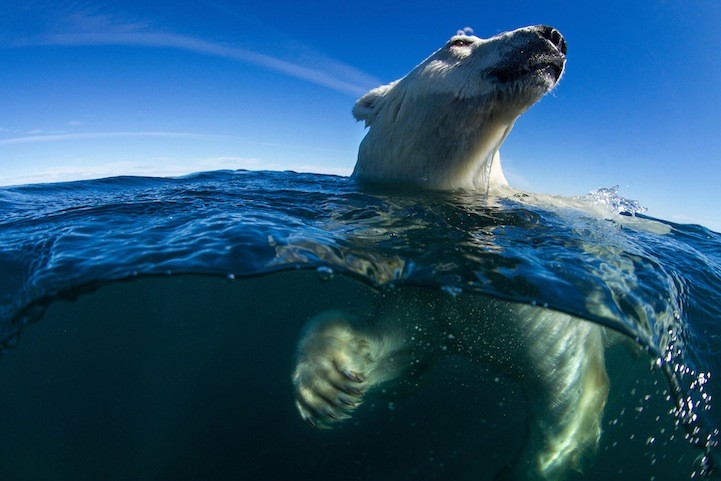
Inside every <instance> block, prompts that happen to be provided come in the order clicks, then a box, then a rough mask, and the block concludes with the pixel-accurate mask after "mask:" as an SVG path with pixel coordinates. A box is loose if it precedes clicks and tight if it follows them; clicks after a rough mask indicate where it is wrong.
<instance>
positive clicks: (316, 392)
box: [292, 322, 373, 427]
mask: <svg viewBox="0 0 721 481" xmlns="http://www.w3.org/2000/svg"><path fill="white" fill-rule="evenodd" d="M367 345H368V342H367V341H366V340H365V339H364V338H363V337H362V336H359V335H358V334H357V333H356V332H355V331H353V330H352V328H351V327H350V326H348V325H347V324H345V323H341V322H334V323H330V324H318V325H316V326H314V327H313V328H311V329H310V331H309V332H308V334H307V335H306V336H305V337H304V338H303V339H302V340H301V342H300V345H299V346H298V359H297V363H296V367H295V370H294V371H293V376H292V380H293V388H294V394H295V405H296V407H297V408H298V412H299V413H300V415H301V417H302V418H303V419H304V420H306V421H308V422H309V423H310V424H311V425H313V426H315V427H330V425H331V424H333V423H335V422H338V421H342V420H345V419H348V418H350V414H351V413H352V412H353V411H354V410H355V409H356V408H357V407H358V406H360V405H361V403H362V402H363V395H364V393H365V392H366V391H367V390H368V389H369V387H370V384H371V383H370V382H369V375H370V371H371V364H372V362H373V361H372V359H371V356H370V355H369V351H368V349H367Z"/></svg>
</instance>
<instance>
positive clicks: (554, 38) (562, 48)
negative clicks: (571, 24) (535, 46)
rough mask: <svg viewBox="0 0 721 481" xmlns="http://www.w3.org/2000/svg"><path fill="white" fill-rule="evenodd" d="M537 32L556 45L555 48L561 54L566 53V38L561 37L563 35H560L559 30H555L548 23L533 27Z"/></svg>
mask: <svg viewBox="0 0 721 481" xmlns="http://www.w3.org/2000/svg"><path fill="white" fill-rule="evenodd" d="M534 28H535V29H536V31H537V33H538V35H539V36H540V37H542V38H545V39H546V40H548V41H549V42H551V45H553V46H554V47H556V49H557V50H558V51H559V52H560V53H561V54H563V55H566V53H567V51H568V49H567V47H566V39H565V38H563V35H561V32H559V31H558V30H556V29H555V28H553V27H549V26H548V25H539V26H537V27H534Z"/></svg>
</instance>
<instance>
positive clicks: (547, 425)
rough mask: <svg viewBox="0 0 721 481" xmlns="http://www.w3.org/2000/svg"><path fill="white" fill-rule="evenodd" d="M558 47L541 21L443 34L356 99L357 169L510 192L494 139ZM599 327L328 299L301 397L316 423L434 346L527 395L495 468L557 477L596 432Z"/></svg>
mask: <svg viewBox="0 0 721 481" xmlns="http://www.w3.org/2000/svg"><path fill="white" fill-rule="evenodd" d="M565 53H566V44H565V40H564V39H563V37H562V36H561V35H560V33H558V31H556V30H555V29H552V28H550V27H544V26H538V27H527V28H522V29H518V30H514V31H512V32H508V33H504V34H501V35H498V36H496V37H493V38H491V39H487V40H484V39H480V38H478V37H474V36H468V35H457V36H455V37H452V38H451V39H450V40H449V42H448V43H447V44H446V45H445V46H444V47H442V48H441V49H439V50H438V51H436V52H435V53H433V54H432V55H431V56H430V57H428V58H427V59H426V60H424V61H423V62H422V63H421V64H419V65H418V66H417V67H416V68H415V69H413V70H412V71H411V72H410V73H409V74H408V75H407V76H406V77H404V78H402V79H400V80H398V81H396V82H393V83H391V84H389V85H386V86H382V87H379V88H377V89H374V90H372V91H370V92H369V93H368V94H366V95H365V96H363V97H362V98H361V99H359V100H358V102H356V105H355V107H354V109H353V114H354V116H355V117H356V118H357V119H358V120H364V121H365V122H366V125H367V126H368V127H369V128H370V129H369V132H368V134H367V135H366V137H365V139H364V140H363V142H362V143H361V146H360V148H359V152H358V162H357V164H356V168H355V170H354V173H353V176H354V177H355V178H356V179H358V180H359V181H362V182H380V183H392V184H410V185H416V186H419V187H422V188H434V189H457V188H466V189H480V190H483V191H486V192H490V191H493V192H494V193H496V194H498V193H501V194H503V193H504V192H507V191H506V186H507V182H506V179H505V177H504V175H503V171H502V169H501V165H500V157H499V154H498V149H499V147H500V145H501V143H502V142H503V140H504V139H505V138H506V136H507V135H508V132H509V131H510V129H511V128H512V126H513V123H514V122H515V120H516V118H517V117H518V116H519V115H521V114H522V113H523V112H524V111H525V110H526V109H528V108H529V107H530V106H531V105H532V104H533V103H535V102H536V101H537V100H539V99H540V98H541V97H542V96H543V95H544V94H545V93H546V92H548V91H549V90H550V89H551V88H553V87H554V86H555V84H556V83H557V81H558V79H559V78H560V76H561V74H562V72H563V67H564V65H565ZM449 336H450V337H449ZM603 337H604V333H603V331H602V329H601V328H600V327H598V326H596V325H594V324H592V323H588V322H585V321H582V320H579V319H574V318H572V317H571V316H568V315H565V314H561V313H558V312H554V311H550V310H547V309H541V308H537V307H532V306H527V305H521V304H514V303H509V302H506V301H501V300H496V299H491V298H485V297H482V296H468V295H467V296H458V297H452V296H448V295H443V294H440V293H434V292H430V291H424V294H422V295H419V294H418V292H415V291H408V290H404V289H400V290H398V292H396V293H393V294H391V293H387V294H386V295H385V296H384V298H383V299H382V302H379V303H378V305H377V306H376V307H375V309H374V310H373V312H371V313H345V312H327V313H323V314H320V315H319V316H317V317H316V318H315V319H314V320H312V321H311V322H310V323H309V324H308V326H307V327H306V329H305V333H304V334H303V335H302V336H301V339H300V340H299V343H298V351H297V358H296V364H295V368H294V370H293V374H292V382H293V386H294V393H295V399H296V406H297V408H298V410H299V412H300V414H301V416H302V417H303V419H305V420H307V421H308V422H310V423H311V424H312V425H314V426H316V427H330V426H331V425H333V424H334V423H336V422H339V421H342V420H344V419H347V418H349V417H350V416H351V414H352V413H353V411H354V410H355V409H357V408H358V407H359V406H360V404H361V403H362V400H363V396H364V395H365V394H366V393H367V392H369V391H371V390H372V389H373V388H375V387H377V386H378V385H380V384H382V383H385V382H388V381H391V380H394V379H399V378H404V377H408V376H413V375H414V374H415V373H416V372H417V371H418V370H419V368H420V367H421V366H423V365H426V364H428V363H430V362H431V361H432V360H433V358H435V357H436V356H438V355H441V354H445V353H454V354H462V355H467V356H469V357H470V358H471V359H473V360H474V361H476V362H478V363H480V364H482V365H484V366H488V367H491V368H493V370H494V372H497V373H499V374H503V375H507V376H509V377H512V378H515V379H516V380H517V381H518V382H519V384H520V385H521V386H522V388H523V391H524V394H525V397H526V401H527V403H526V404H527V406H528V432H527V436H526V439H525V440H524V443H523V447H522V449H521V452H520V453H519V454H518V455H517V457H516V459H515V461H514V462H513V463H512V464H511V465H509V466H507V467H506V468H505V469H504V470H503V471H502V472H501V473H499V474H498V475H497V479H513V480H521V479H524V480H528V479H532V480H544V481H550V480H562V479H565V478H566V476H567V474H568V473H569V471H571V470H572V469H574V468H578V467H579V462H580V459H581V457H582V456H583V454H584V453H586V452H587V451H589V450H591V449H592V448H593V447H595V446H596V444H597V442H598V439H599V436H600V432H601V416H602V412H603V408H604V405H605V403H606V398H607V393H608V377H607V375H606V370H605V365H604V346H603V344H604V343H603ZM449 339H452V340H453V342H449ZM441 346H444V347H445V349H442V348H441ZM449 346H450V347H449Z"/></svg>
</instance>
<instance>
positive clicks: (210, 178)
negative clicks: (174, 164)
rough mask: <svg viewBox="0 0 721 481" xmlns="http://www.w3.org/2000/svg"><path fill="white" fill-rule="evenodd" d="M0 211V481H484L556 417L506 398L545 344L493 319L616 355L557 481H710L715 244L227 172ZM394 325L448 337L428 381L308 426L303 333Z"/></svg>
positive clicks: (602, 222) (688, 235)
mask: <svg viewBox="0 0 721 481" xmlns="http://www.w3.org/2000/svg"><path fill="white" fill-rule="evenodd" d="M0 212H2V213H3V215H2V216H1V217H0V273H1V275H0V340H1V341H2V354H3V355H2V358H0V386H2V393H3V394H2V396H0V412H2V413H3V421H2V426H3V428H2V436H0V479H3V480H48V479H53V480H97V479H104V480H126V479H133V480H191V479H193V480H195V479H213V480H231V479H234V480H235V479H332V478H338V479H348V480H427V479H442V480H446V479H452V480H491V479H494V477H495V476H496V473H499V472H502V471H503V469H504V466H507V465H508V464H509V463H512V462H513V460H514V459H516V456H517V455H518V453H519V451H522V450H523V449H524V448H523V446H524V439H525V437H526V435H527V434H526V433H527V431H528V430H529V429H531V431H533V419H535V418H533V417H531V415H530V414H529V412H532V410H531V411H529V409H530V407H529V406H533V405H534V403H535V402H536V400H535V398H537V397H542V396H543V394H544V393H543V392H541V391H542V388H538V387H534V386H536V384H534V383H532V382H530V380H529V379H527V378H526V377H524V376H523V375H519V374H518V373H525V372H527V369H528V367H527V366H525V364H528V363H529V361H528V359H527V358H526V357H524V355H523V352H524V349H525V347H524V346H525V344H524V343H527V342H531V341H528V340H527V339H531V340H533V339H537V336H538V335H540V334H538V333H537V332H531V331H533V330H534V329H535V326H534V325H533V324H531V325H526V324H522V323H520V324H509V323H508V321H503V322H505V324H503V323H501V321H500V320H496V318H495V317H494V316H493V315H489V314H488V312H489V311H487V310H483V309H488V306H496V307H498V306H500V307H499V309H506V310H509V312H516V313H518V312H525V313H527V312H531V313H534V314H533V315H534V316H541V317H543V316H546V317H543V319H551V320H554V319H559V318H563V319H570V321H568V322H572V324H569V325H568V326H569V327H565V328H564V330H574V331H575V330H579V329H585V328H588V329H593V332H602V333H603V339H604V348H603V349H604V350H605V367H606V371H607V373H608V379H609V381H610V382H609V383H608V386H609V388H608V400H607V402H606V404H605V409H603V414H602V417H601V425H600V439H599V440H598V444H597V446H594V447H593V448H592V449H589V450H587V452H585V453H584V455H583V459H582V461H581V462H579V465H578V469H574V470H573V472H572V474H570V475H569V476H568V478H567V479H584V480H586V479H587V480H607V479H629V480H653V481H662V480H669V481H671V480H673V481H678V480H683V479H704V478H715V477H717V476H718V468H717V467H716V464H717V463H718V462H719V461H720V460H721V459H720V458H719V452H718V437H719V433H718V429H719V426H721V412H720V411H719V408H718V406H717V404H718V403H717V398H718V396H721V386H719V382H718V376H719V373H721V360H720V359H721V357H720V356H719V354H721V325H719V321H721V235H720V234H718V233H715V232H712V231H709V230H707V229H705V228H703V227H700V226H696V225H680V224H673V223H669V222H665V221H660V220H656V219H651V218H648V217H645V216H644V215H642V214H641V213H640V212H641V211H640V208H639V206H638V204H636V203H634V202H631V201H628V200H626V199H623V198H621V197H619V196H618V195H617V193H616V192H615V191H614V190H613V189H601V190H599V191H596V192H594V193H593V194H589V195H587V196H583V197H578V198H575V199H567V200H566V201H558V202H543V201H539V200H538V199H534V198H533V197H529V196H526V195H524V194H518V195H517V196H515V197H510V198H506V199H499V198H493V197H490V196H487V195H483V194H481V193H470V192H466V191H457V192H423V191H417V190H416V191H413V192H409V191H404V190H402V189H395V190H393V189H386V188H367V187H366V188H361V186H360V185H358V184H357V183H356V182H355V181H354V180H353V179H349V178H344V177H335V176H328V175H316V174H296V173H293V172H249V171H216V172H207V173H199V174H194V175H190V176H186V177H182V178H173V179H171V178H144V177H116V178H109V179H103V180H94V181H79V182H71V183H59V184H46V185H28V186H22V187H5V188H1V189H0ZM391 305H393V306H396V307H395V309H396V310H395V311H393V312H403V314H395V317H393V318H392V319H391V320H390V321H386V322H390V323H393V322H397V323H399V329H400V323H403V322H407V321H404V320H403V319H402V318H404V317H409V318H412V319H411V320H410V324H409V325H410V326H411V327H410V328H408V329H410V330H411V331H413V329H417V330H418V334H417V336H419V337H421V333H420V331H421V329H420V328H419V327H418V326H419V325H420V323H421V321H418V324H415V323H416V319H415V318H416V317H418V318H420V317H424V316H428V317H429V319H431V321H429V322H432V323H436V324H437V325H439V326H442V327H441V328H439V332H441V333H442V335H440V336H439V337H438V338H433V340H430V341H429V340H428V339H430V338H428V339H425V340H424V341H423V343H421V342H420V341H418V342H417V343H416V344H415V345H413V342H414V341H412V340H408V339H406V341H407V342H409V343H410V344H411V345H413V354H412V355H411V359H410V361H409V362H410V363H411V364H412V363H414V362H418V364H420V357H419V358H415V357H413V356H418V355H419V354H418V353H420V352H426V353H431V354H428V355H427V356H425V357H424V361H423V366H422V369H420V367H419V369H417V371H418V372H417V373H415V374H413V375H408V376H406V377H405V378H404V379H401V380H400V381H399V382H391V383H386V384H381V385H380V386H379V387H378V388H377V389H374V390H370V391H368V392H367V393H365V395H364V397H363V400H362V404H361V403H360V402H358V403H355V402H354V403H350V402H348V403H347V404H348V406H352V408H353V410H352V411H353V412H352V413H347V414H346V413H345V412H344V413H340V414H342V416H339V417H341V418H346V417H348V418H349V419H346V420H345V421H344V422H341V419H335V417H338V416H337V415H338V414H339V413H338V412H336V413H335V414H334V413H333V412H331V411H328V410H325V411H322V412H321V410H318V411H317V412H315V411H313V409H312V407H311V408H308V406H307V405H305V404H304V403H305V401H304V400H303V397H302V395H301V394H298V393H302V389H300V388H298V387H297V382H296V381H297V379H296V378H294V380H293V381H292V379H291V376H292V374H293V372H294V367H295V366H296V364H298V363H300V362H301V361H299V360H298V359H299V357H298V356H300V358H302V352H301V351H302V350H303V349H304V348H303V343H300V344H299V339H302V338H303V336H304V334H303V333H307V332H308V329H311V330H312V329H313V327H312V325H313V324H312V319H314V318H317V317H318V316H322V315H323V313H328V312H342V313H348V314H347V315H348V316H351V317H354V318H356V319H359V320H357V321H355V322H356V324H354V325H355V326H358V328H359V329H360V328H362V326H363V323H364V322H366V321H364V320H363V319H366V318H369V319H370V318H373V317H374V316H375V313H378V312H381V311H382V310H383V309H384V306H391ZM468 306H471V307H468ZM478 306H483V308H482V309H478ZM379 309H380V311H379ZM404 311H407V316H406V315H405V314H406V312H404ZM461 312H464V314H462V315H461V314H459V313H461ZM494 312H495V311H494ZM429 313H433V314H432V315H430V314H429ZM343 315H345V314H343ZM474 316H477V317H474ZM541 317H539V318H541ZM461 318H463V319H464V320H463V321H462V322H461V321H460V320H459V319H461ZM529 318H530V317H529ZM396 319H397V320H396ZM309 322H311V324H309ZM564 322H566V321H564ZM308 326H311V327H308ZM391 326H392V324H391ZM577 326H582V327H577ZM386 328H387V329H389V328H388V327H386ZM391 328H392V327H391ZM469 332H471V333H473V334H472V335H471V334H468V333H469ZM305 335H306V340H307V336H308V335H307V334H305ZM414 336H415V335H414ZM412 338H413V336H411V339H412ZM524 339H526V341H524ZM571 339H572V338H571ZM551 342H553V340H551ZM564 342H565V344H563V345H560V347H559V345H558V343H556V344H554V349H556V350H557V351H558V352H560V354H564V353H566V352H577V351H578V350H581V349H587V346H579V345H573V342H572V341H564ZM460 344H464V345H463V346H461V347H459V346H460ZM299 345H300V346H301V347H299ZM299 352H300V354H299ZM519 353H521V354H519ZM602 361H603V359H602ZM543 369H544V370H546V371H548V372H549V373H553V371H554V370H555V369H556V367H555V366H553V365H551V366H549V367H544V368H543ZM514 373H516V374H514ZM345 374H346V375H347V377H349V378H352V377H353V376H356V374H354V373H348V372H346V373H345ZM296 377H297V376H296ZM294 382H296V385H295V387H294V384H293V383H294ZM583 389H585V387H580V388H579V390H580V391H579V392H582V391H583ZM347 392H348V393H349V394H351V393H352V389H350V390H349V391H347ZM303 406H305V408H304V407H303ZM348 406H347V407H346V408H344V409H348V410H350V408H349V407H348ZM601 407H603V402H601ZM306 408H308V409H310V411H308V410H306ZM356 408H357V409H356ZM299 410H300V412H299ZM349 414H352V416H351V415H349ZM323 417H325V420H324V422H318V419H319V418H323ZM304 418H305V419H304ZM306 421H308V422H306ZM321 421H323V419H321ZM336 421H337V422H336ZM313 424H316V425H317V424H332V425H333V426H332V427H333V429H316V428H314V427H313ZM318 427H323V426H318Z"/></svg>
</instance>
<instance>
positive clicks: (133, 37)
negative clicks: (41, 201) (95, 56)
mask: <svg viewBox="0 0 721 481" xmlns="http://www.w3.org/2000/svg"><path fill="white" fill-rule="evenodd" d="M64 23H65V28H67V27H68V26H70V27H72V28H69V29H68V30H66V31H64V32H58V33H48V34H44V35H39V36H35V37H30V38H26V39H24V40H18V41H16V42H14V43H13V44H12V45H11V46H12V47H25V46H68V47H70V46H82V45H125V46H142V47H155V48H175V49H180V50H186V51H190V52H194V53H199V54H203V55H212V56H216V57H222V58H226V59H229V60H233V61H236V62H242V63H248V64H252V65H257V66H259V67H262V68H266V69H268V70H272V71H275V72H278V73H281V74H284V75H288V76H290V77H295V78H298V79H301V80H305V81H307V82H311V83H314V84H316V85H320V86H323V87H327V88H329V89H332V90H335V91H337V92H341V93H344V94H352V95H361V94H364V93H365V92H367V91H368V89H369V88H372V87H374V86H375V85H378V84H379V83H380V82H378V81H377V80H375V79H374V78H373V77H371V76H369V75H367V74H365V73H363V72H361V71H360V70H358V69H356V68H354V67H351V66H348V65H345V64H342V63H340V62H337V61H333V60H331V59H328V58H319V59H318V62H313V63H317V64H318V65H320V66H321V67H320V68H319V67H318V66H309V65H308V64H309V63H311V62H304V63H303V64H301V63H299V62H293V61H288V60H283V59H281V58H277V57H274V56H271V55H266V54H262V53H258V52H255V51H252V50H248V49H244V48H239V47H234V46H230V45H225V44H222V43H218V42H211V41H207V40H203V39H199V38H195V37H191V36H187V35H178V34H172V33H165V32H158V31H153V30H151V29H150V28H149V27H148V26H147V25H145V24H141V23H129V22H122V23H117V22H114V19H113V17H111V16H108V15H96V14H93V15H89V14H85V13H82V12H75V13H73V14H72V15H70V16H68V17H66V22H64Z"/></svg>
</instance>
